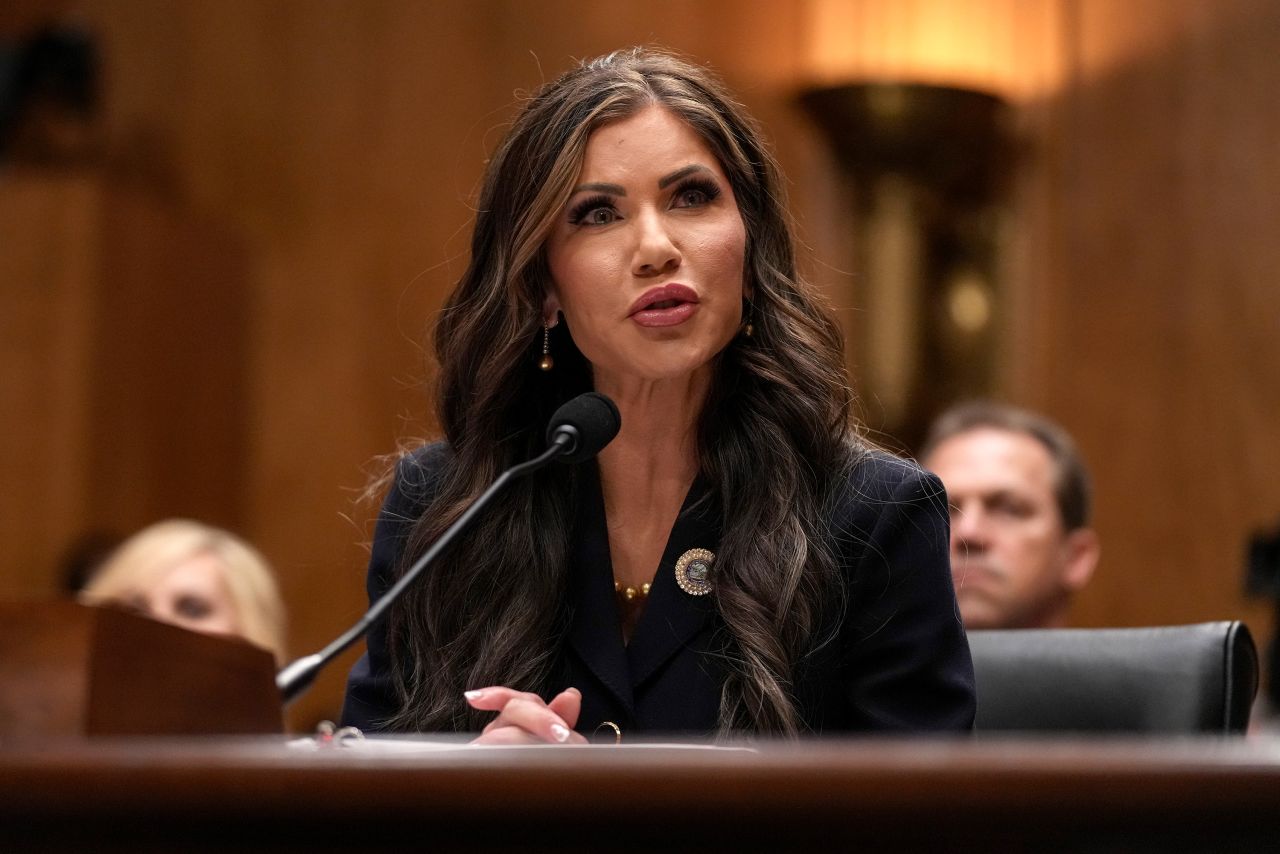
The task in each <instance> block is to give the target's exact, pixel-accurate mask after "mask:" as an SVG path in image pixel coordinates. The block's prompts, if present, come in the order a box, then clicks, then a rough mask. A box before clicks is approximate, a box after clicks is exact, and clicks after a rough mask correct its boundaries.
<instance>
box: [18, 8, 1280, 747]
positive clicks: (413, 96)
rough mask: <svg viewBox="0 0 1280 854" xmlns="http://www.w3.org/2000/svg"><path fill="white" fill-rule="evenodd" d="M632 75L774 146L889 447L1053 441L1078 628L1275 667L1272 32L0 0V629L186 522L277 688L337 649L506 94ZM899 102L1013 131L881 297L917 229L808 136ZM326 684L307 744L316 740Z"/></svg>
mask: <svg viewBox="0 0 1280 854" xmlns="http://www.w3.org/2000/svg"><path fill="white" fill-rule="evenodd" d="M636 43H654V44H660V45H664V46H667V47H670V48H673V49H676V50H678V51H681V52H684V53H687V54H689V55H692V56H694V57H697V58H698V59H700V60H704V61H706V62H708V63H710V64H711V65H713V66H714V67H715V68H716V69H718V70H719V71H720V72H721V73H722V75H723V76H724V77H725V78H726V79H727V80H728V81H729V83H730V84H731V85H732V86H733V87H735V89H736V90H737V92H738V93H739V94H740V96H741V97H742V99H743V100H744V101H745V102H746V103H747V105H748V106H749V108H750V109H751V110H752V111H753V112H754V113H755V114H756V115H757V116H758V117H759V118H760V119H761V120H762V121H763V123H764V124H765V126H766V128H767V130H768V134H769V136H770V137H771V138H772V139H773V141H774V143H775V145H776V149H777V152H778V154H779V157H780V158H781V160H782V163H783V166H784V169H785V170H786V172H787V174H788V177H789V178H790V184H791V185H790V191H791V194H792V208H793V211H794V213H795V216H796V218H797V221H798V224H799V228H800V234H801V236H802V240H803V242H804V243H805V245H806V246H807V247H808V248H809V249H810V250H811V255H812V258H811V259H810V260H808V261H807V262H806V269H807V272H808V273H809V275H810V276H811V277H812V278H813V279H814V280H816V281H817V282H818V283H819V284H820V285H821V286H822V287H823V288H824V290H825V291H826V293H827V294H828V296H829V298H830V300H831V302H832V304H833V305H834V306H835V307H836V309H837V311H838V312H839V314H840V317H841V320H842V322H843V323H844V325H845V328H846V330H847V333H848V336H849V345H850V346H849V352H850V366H851V369H852V370H853V373H854V377H855V381H856V382H857V383H858V388H859V391H860V392H861V393H862V394H863V398H864V399H863V415H864V417H865V419H866V421H867V422H868V424H869V425H870V427H871V428H872V429H873V430H876V431H879V434H880V436H881V438H882V439H883V440H884V441H886V442H888V443H892V444H896V445H898V446H901V447H905V448H906V449H908V450H910V449H911V446H912V444H913V441H914V439H915V437H917V436H918V435H919V432H920V430H921V429H922V425H923V424H924V422H925V421H927V419H928V417H929V416H931V415H932V414H933V413H934V412H936V411H937V410H938V409H939V408H940V407H941V406H943V405H945V404H946V403H948V402H949V401H950V400H951V399H954V398H958V397H963V396H967V395H970V394H975V393H985V394H991V395H994V396H997V397H1001V398H1004V399H1007V400H1010V401H1013V402H1016V403H1019V404H1022V405H1025V406H1029V407H1032V408H1036V409H1039V410H1042V411H1044V412H1045V413H1047V414H1049V415H1051V416H1052V417H1053V418H1055V419H1057V420H1059V421H1061V422H1062V423H1063V424H1064V425H1066V426H1067V428H1068V429H1069V430H1071V431H1072V433H1073V434H1074V435H1075V436H1076V437H1077V438H1078V440H1079V443H1080V445H1081V447H1082V449H1083V451H1084V453H1085V455H1086V457H1087V458H1088V459H1089V461H1090V462H1091V464H1092V466H1093V469H1094V473H1095V479H1096V481H1097V492H1098V501H1097V528H1098V530H1099V531H1100V533H1101V536H1102V540H1103V556H1102V562H1101V567H1100V570H1099V573H1098V575H1097V576H1096V580H1095V581H1094V582H1093V583H1092V585H1091V586H1090V587H1089V588H1088V589H1087V590H1086V591H1085V593H1084V595H1083V597H1082V598H1081V601H1080V602H1079V605H1078V607H1077V608H1076V611H1075V614H1074V617H1075V621H1076V623H1078V624H1080V625H1121V626H1123V625H1142V624H1158V623H1178V622H1192V621H1199V620H1207V619H1217V618H1227V617H1233V618H1245V619H1247V620H1248V621H1249V622H1250V624H1251V625H1252V626H1253V628H1254V630H1255V633H1256V634H1257V635H1258V636H1259V638H1260V639H1265V638H1267V637H1268V636H1269V635H1270V633H1271V606H1270V605H1269V604H1268V603H1267V601H1266V599H1265V598H1260V599H1258V600H1256V601H1254V600H1251V599H1248V598H1247V597H1246V593H1245V589H1244V571H1245V564H1246V560H1245V558H1246V554H1247V553H1248V551H1247V549H1248V541H1249V536H1250V535H1251V534H1252V533H1253V532H1256V531H1259V530H1264V529H1272V528H1274V525H1275V522H1276V521H1277V520H1278V519H1280V239H1277V237H1278V235H1280V109H1277V106H1276V104H1277V101H1276V99H1277V93H1280V4H1277V3H1275V2H1274V1H1273V0H1126V2H1123V3H1120V2H1114V0H968V2H966V0H953V1H952V2H944V0H848V2H838V0H825V1H824V0H807V2H799V0H798V1H797V2H773V0H744V1H743V2H728V0H711V1H710V2H691V0H682V2H676V0H626V2H624V1H623V0H616V2H600V3H581V2H568V0H554V2H536V3H532V2H521V0H505V1H504V2H499V0H489V2H485V1H484V0H439V2H433V3H421V2H408V1H407V0H360V2H357V0H323V1H322V2H321V1H318V0H294V1H293V2H274V1H273V0H186V2H182V3H171V2H160V0H101V2H92V1H89V2H40V0H9V2H8V3H6V4H5V6H4V7H3V9H2V10H0V134H2V137H0V146H2V148H0V158H2V160H0V393H2V394H3V397H2V399H0V418H2V419H3V420H2V421H0V423H2V424H3V430H2V435H3V439H2V442H3V445H2V447H0V543H3V550H4V555H3V560H2V561H0V596H3V597H5V598H18V597H38V596H50V595H55V594H56V593H57V592H58V590H59V586H60V584H61V583H62V582H61V576H62V573H63V571H64V568H65V566H64V564H65V563H66V562H67V561H68V560H71V559H72V558H73V557H74V558H77V559H78V557H79V556H80V555H78V553H76V549H77V544H79V546H80V547H83V545H84V543H86V542H89V543H92V542H96V541H97V540H95V539H94V538H95V537H98V538H109V537H110V536H111V535H113V534H123V533H130V532H132V531H134V530H136V529H138V528H140V527H142V526H143V525H145V524H147V523H149V522H152V521H154V520H156V519H158V518H161V517H166V516H173V515H186V516H192V517H196V518H199V519H202V520H204V521H207V522H211V523H213V524H216V525H221V526H224V527H228V528H231V529H232V530H235V531H237V532H238V533H241V534H243V535H244V536H246V537H247V538H248V539H250V540H251V541H253V542H254V543H256V544H257V545H259V546H260V547H261V548H262V550H263V551H264V552H265V553H266V555H267V556H268V557H269V558H270V559H271V560H272V562H273V563H274V564H275V566H276V567H277V569H278V571H279V573H280V575H281V580H282V584H283V588H284V593H285V597H286V601H287V602H288V605H289V608H290V612H291V617H292V627H291V644H292V648H293V652H294V653H296V654H301V653H304V652H309V651H311V650H312V649H314V648H316V647H318V646H319V645H321V644H322V643H323V642H324V641H326V640H327V639H329V638H330V637H331V636H332V635H333V634H335V633H336V632H338V631H339V630H340V629H342V628H345V626H346V625H347V624H348V623H349V622H350V621H351V620H353V619H354V618H355V617H356V616H357V615H358V614H359V613H360V612H361V610H362V608H363V606H364V593H363V572H364V561H365V558H366V552H365V548H364V544H365V542H366V541H367V538H368V537H369V535H370V534H371V528H370V524H369V521H370V519H371V517H372V514H373V512H374V510H375V509H376V508H374V507H370V506H367V505H362V504H360V503H358V502H357V501H356V497H357V495H358V493H359V492H360V490H361V489H362V488H363V486H364V485H365V483H366V481H367V478H368V476H369V474H370V472H371V471H372V470H373V469H374V468H376V465H377V463H376V458H377V457H378V455H381V454H387V453H390V452H392V451H394V450H395V448H396V447H397V443H398V442H400V441H403V440H405V439H407V438H410V437H414V436H425V435H430V433H431V431H432V429H433V425H432V421H431V416H430V403H429V400H428V399H427V396H426V393H425V390H424V387H423V386H422V383H423V381H424V380H425V379H427V378H428V377H429V370H430V369H429V366H428V364H427V360H426V356H425V353H424V350H423V344H424V342H425V340H426V336H425V332H426V329H427V327H428V323H429V321H430V318H431V315H432V312H433V311H434V310H435V309H436V308H437V306H438V305H439V304H440V302H441V299H442V297H443V294H444V293H445V292H446V291H447V289H448V288H449V287H450V285H451V283H452V281H453V280H454V279H455V278H456V277H457V276H458V275H459V273H460V272H461V271H462V269H463V267H464V266H465V263H466V260H467V245H468V244H467V238H468V224H469V221H470V204H471V202H472V199H473V193H474V190H475V187H476V183H477V180H478V176H479V174H480V171H481V168H482V166H483V162H484V159H485V156H486V152H487V151H488V150H489V148H490V146H492V145H493V144H494V142H495V141H496V140H497V138H498V136H499V135H500V133H501V132H502V129H503V127H504V123H505V122H507V121H508V120H509V118H510V116H511V115H512V113H513V111H514V109H515V106H516V104H517V103H518V100H519V98H520V97H521V92H523V91H527V90H530V89H533V88H536V86H537V85H538V84H539V83H540V82H541V81H543V80H545V79H548V78H550V77H552V76H554V75H556V74H557V73H559V72H560V71H562V70H564V69H565V68H566V67H568V65H569V64H570V62H571V61H572V59H573V58H582V57H589V56H593V55H596V54H599V53H603V52H607V51H609V50H612V49H616V48H619V47H624V46H627V45H631V44H636ZM886 83H887V84H891V85H895V86H896V85H899V84H913V85H914V84H925V85H928V86H933V87H949V88H958V89H962V90H966V91H972V92H979V93H984V94H986V95H992V96H995V98H996V102H998V104H999V105H1000V106H1001V109H1002V110H1003V116H1004V118H1002V119H1000V126H999V134H1001V138H1002V143H1001V147H1000V149H999V150H1000V151H1001V152H1004V153H1003V154H1002V155H1001V156H1002V161H1001V162H1002V163H1003V164H1004V170H1003V174H1002V177H1000V178H999V181H1000V184H1001V186H1000V187H999V188H998V192H995V193H993V196H992V199H989V200H987V203H986V206H985V207H984V208H983V213H982V214H981V216H980V217H978V218H977V219H974V220H972V221H973V222H978V225H976V226H973V228H976V229H978V231H980V234H979V235H978V237H977V240H976V245H978V246H979V247H980V249H981V252H980V253H979V254H980V256H981V258H980V260H981V262H982V263H981V264H979V265H978V268H975V269H974V270H967V269H965V270H943V271H941V272H940V273H937V272H936V271H935V273H936V275H935V274H928V275H925V276H924V279H925V280H927V281H926V282H925V284H923V285H921V284H920V283H919V282H918V281H917V282H916V285H913V286H912V287H909V288H908V287H905V286H904V287H902V288H898V287H894V286H892V282H893V281H894V275H895V272H894V271H895V270H897V274H898V275H901V274H902V271H903V270H904V269H908V270H910V269H915V268H916V267H919V266H920V264H918V263H916V262H915V261H913V260H912V259H913V257H914V256H913V252H917V253H918V252H920V251H923V250H921V248H920V245H919V243H918V241H917V242H915V243H913V242H912V240H911V239H910V232H911V228H910V222H911V217H912V216H914V215H915V214H912V213H911V211H910V210H908V209H905V208H904V210H906V213H905V214H903V211H901V210H900V211H898V214H897V215H896V216H897V219H896V220H895V219H894V216H895V215H894V214H893V201H892V200H893V198H895V196H894V195H893V192H892V188H893V186H895V185H894V184H893V183H892V181H890V183H889V184H887V185H886V186H887V187H889V190H888V191H886V192H887V195H884V196H883V198H881V197H880V196H877V198H880V199H881V201H882V202H884V204H885V205H888V208H887V210H889V214H888V215H887V216H888V218H887V220H885V221H884V222H882V221H881V219H878V218H876V217H877V216H879V214H876V215H875V216H873V215H872V214H870V213H868V211H869V210H870V208H869V207H868V205H867V204H864V203H862V202H859V199H860V198H864V199H865V198H866V193H865V190H866V187H865V186H863V185H865V183H866V178H865V175H864V173H862V172H859V171H858V170H857V169H851V168H850V167H849V162H850V158H849V156H848V152H849V151H850V150H853V151H855V152H856V151H858V150H861V149H859V148H858V146H859V145H860V141H859V140H858V139H849V138H843V139H842V138H838V136H839V135H838V133H835V132H833V130H832V125H831V124H830V123H824V121H823V120H822V117H821V116H819V115H815V113H814V112H813V111H812V109H809V108H807V107H806V105H805V104H807V103H808V102H803V103H802V100H801V99H802V96H804V95H805V93H808V92H810V91H811V90H815V89H829V88H831V87H840V86H845V85H848V84H856V85H863V84H886ZM837 124H838V123H837ZM936 143H937V145H938V146H947V145H948V144H949V140H948V139H947V138H939V139H937V140H936ZM850 146H852V147H853V148H852V149H850V148H849V147H850ZM842 147H843V151H844V153H843V154H842ZM890 172H892V169H890ZM890 177H891V178H892V175H891V176H890ZM860 182H862V183H861V184H860ZM860 194H861V195H860ZM886 200H887V201H886ZM881 213H883V211H881ZM945 213H946V211H943V214H945ZM904 217H905V219H904ZM965 221H966V222H970V221H971V220H965ZM895 222H897V225H894V223H895ZM903 222H906V223H907V226H906V231H905V232H904V231H903V228H904V226H903ZM886 223H887V224H886ZM966 227H967V226H966ZM903 234H906V235H907V236H906V237H903V236H902V235H903ZM895 235H897V236H896V237H895ZM899 237H901V238H902V239H901V240H899V239H898V238H899ZM868 241H871V243H870V244H869V243H868ZM868 246H870V247H871V248H870V249H869V248H868ZM885 247H888V248H885ZM894 247H897V248H896V249H894ZM890 250H893V251H890ZM895 252H896V254H895ZM877 253H879V254H877ZM868 259H871V261H868ZM924 266H925V267H928V265H927V264H925V265H924ZM877 277H880V278H877ZM908 278H910V277H908ZM916 279H919V276H916ZM877 281H881V282H889V283H890V284H889V285H885V284H880V285H877V284H876V282H877ZM913 281H915V280H914V279H913ZM957 365H959V366H968V367H966V368H965V370H963V371H959V370H956V371H952V373H954V376H952V373H947V372H946V371H947V370H949V369H948V367H947V366H957ZM939 371H942V373H939ZM940 377H941V379H940ZM82 550H83V549H82ZM1255 586H1256V585H1255ZM1264 586H1265V585H1264ZM349 660H350V655H349V656H348V657H347V658H346V659H344V660H343V661H342V662H340V663H339V664H338V666H337V667H335V668H334V669H333V670H332V671H331V672H330V673H329V674H328V675H327V676H326V677H325V678H324V679H323V680H322V681H321V682H320V683H319V684H318V686H317V688H316V689H315V690H314V691H313V692H312V693H311V694H310V695H309V696H308V697H307V698H306V699H304V700H303V701H302V702H301V703H299V705H298V706H297V708H296V709H295V711H294V713H293V715H294V724H295V726H300V727H306V726H310V725H311V724H312V723H314V721H315V720H317V719H320V718H322V717H333V716H336V714H337V709H338V706H339V702H340V697H341V683H342V671H343V670H345V667H346V665H347V663H348V662H349Z"/></svg>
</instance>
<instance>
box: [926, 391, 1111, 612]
mask: <svg viewBox="0 0 1280 854" xmlns="http://www.w3.org/2000/svg"><path fill="white" fill-rule="evenodd" d="M920 460H921V464H922V465H923V466H924V467H925V468H927V469H929V470H930V471H933V472H934V473H936V474H937V475H938V476H939V477H940V478H942V482H943V485H945V486H946V488H947V497H948V500H949V502H950V505H951V574H952V578H953V579H954V581H955V585H956V598H957V600H958V602H959V604H960V615H961V617H963V619H964V624H965V626H966V627H967V628H970V629H993V628H1033V627H1035V628H1051V627H1058V626H1062V625H1065V624H1066V622H1067V614H1068V611H1069V609H1070V605H1071V599H1072V597H1073V596H1074V594H1075V593H1076V592H1077V591H1079V590H1080V589H1081V588H1083V587H1084V586H1085V585H1086V584H1087V583H1088V582H1089V578H1090V577H1091V576H1092V575H1093V570H1094V567H1095V566H1096V565H1097V562H1098V554H1099V545H1098V536H1097V534H1096V533H1094V531H1093V529H1092V528H1090V527H1089V512H1090V502H1091V494H1090V493H1091V487H1090V482H1089V473H1088V471H1087V470H1086V469H1085V465H1084V461H1083V460H1082V459H1081V458H1080V454H1079V452H1078V451H1077V450H1076V447H1075V443H1074V442H1072V441H1071V437H1070V436H1068V435H1067V433H1066V431H1064V430H1063V429H1062V428H1061V427H1059V426H1058V425H1057V424H1054V423H1053V422H1052V421H1049V420H1048V419H1047V418H1044V417H1042V416H1039V415H1036V414H1034V413H1031V412H1027V411H1025V410H1022V409H1017V408H1015V407H1012V406H1007V405H1003V404H997V403H989V402H974V403H967V404H963V405H961V406H958V407H955V408H953V409H950V410H948V411H947V412H945V413H943V414H942V415H941V416H940V417H939V418H938V419H937V420H936V421H935V422H934V424H933V427H932V428H931V429H930V431H929V437H928V439H927V440H926V442H925V447H924V449H923V451H922V452H921V454H920Z"/></svg>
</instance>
